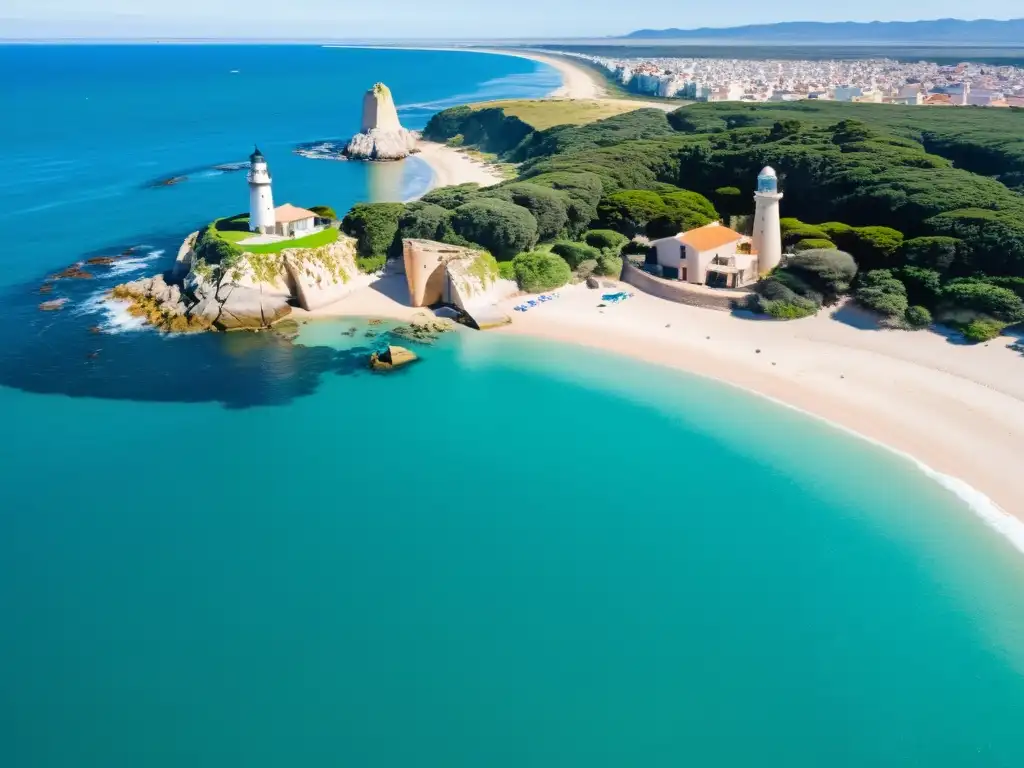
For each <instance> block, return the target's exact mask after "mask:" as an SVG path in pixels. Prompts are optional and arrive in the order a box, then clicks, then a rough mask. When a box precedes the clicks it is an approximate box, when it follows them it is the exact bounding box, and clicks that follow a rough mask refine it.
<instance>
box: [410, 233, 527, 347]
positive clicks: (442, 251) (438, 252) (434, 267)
mask: <svg viewBox="0 0 1024 768" xmlns="http://www.w3.org/2000/svg"><path fill="white" fill-rule="evenodd" d="M402 257H403V258H402V261H403V267H404V268H405V278H406V282H407V284H408V286H409V301H410V303H411V304H412V306H414V307H426V306H430V305H432V304H436V303H438V302H444V303H446V304H451V305H453V306H455V307H458V308H459V309H461V310H462V311H463V312H464V313H465V314H466V316H467V317H468V318H469V319H470V320H471V321H472V323H473V324H474V325H476V327H477V328H481V329H483V328H489V327H493V326H496V325H505V324H507V323H509V322H511V320H510V318H509V317H508V316H507V315H505V314H504V313H503V312H501V311H499V310H498V309H497V308H496V307H495V305H496V304H497V302H499V301H501V300H503V299H506V298H508V297H509V296H512V295H514V294H515V293H517V292H518V291H519V286H518V285H516V282H515V281H514V280H503V279H502V278H501V277H500V276H499V274H498V262H497V261H495V259H494V257H493V256H492V255H491V254H489V253H487V252H486V251H481V250H477V249H472V248H463V247H460V246H455V245H448V244H447V243H438V242H435V241H433V240H418V239H407V240H403V241H402Z"/></svg>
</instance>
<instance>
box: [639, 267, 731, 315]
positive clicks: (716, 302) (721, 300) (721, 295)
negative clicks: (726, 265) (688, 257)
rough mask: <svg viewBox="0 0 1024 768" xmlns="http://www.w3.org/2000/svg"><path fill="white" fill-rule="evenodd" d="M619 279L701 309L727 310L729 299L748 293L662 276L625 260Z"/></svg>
mask: <svg viewBox="0 0 1024 768" xmlns="http://www.w3.org/2000/svg"><path fill="white" fill-rule="evenodd" d="M620 279H621V280H622V282H624V283H629V284H630V285H632V286H633V287H634V288H636V289H637V290H640V291H643V292H644V293H648V294H650V295H651V296H657V297H658V298H659V299H665V300H666V301H674V302H676V303H677V304H690V305H691V306H694V307H701V308H703V309H717V310H719V311H722V312H729V311H731V310H732V308H733V302H740V303H742V302H743V301H744V299H745V298H746V297H747V296H748V295H749V294H750V292H749V291H744V290H738V291H733V290H723V289H719V288H706V287H704V286H694V285H689V284H688V283H684V282H681V281H677V280H663V279H661V278H658V277H654V275H649V274H647V273H646V272H644V271H643V270H642V269H637V268H636V267H634V266H633V265H632V264H630V263H629V262H628V261H624V262H623V265H622V277H621V278H620Z"/></svg>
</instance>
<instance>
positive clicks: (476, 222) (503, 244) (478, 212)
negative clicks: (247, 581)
mask: <svg viewBox="0 0 1024 768" xmlns="http://www.w3.org/2000/svg"><path fill="white" fill-rule="evenodd" d="M452 228H453V229H454V230H455V234H457V235H459V236H460V237H463V238H465V239H466V240H468V241H469V242H471V243H477V244H478V245H482V246H483V247H484V248H485V249H487V250H488V251H490V252H491V253H492V254H494V256H495V257H497V259H498V260H499V261H507V260H508V259H511V258H512V257H513V256H515V254H517V253H519V252H520V251H525V250H528V249H529V248H532V247H533V246H534V245H535V244H536V243H537V220H536V219H535V218H533V214H531V213H530V212H529V211H528V210H526V209H525V208H523V207H522V206H520V205H516V204H515V203H510V202H508V201H506V200H497V199H493V198H484V199H480V200H472V201H470V202H468V203H465V204H464V205H460V206H459V207H458V208H456V209H455V215H454V216H453V217H452Z"/></svg>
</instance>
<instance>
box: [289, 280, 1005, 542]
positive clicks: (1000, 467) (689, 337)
mask: <svg viewBox="0 0 1024 768" xmlns="http://www.w3.org/2000/svg"><path fill="white" fill-rule="evenodd" d="M404 283H405V281H404V278H403V277H402V276H401V275H395V276H389V277H385V278H383V280H381V281H379V282H378V284H377V285H376V286H375V287H374V288H365V289H360V290H357V291H355V292H353V293H352V294H350V295H349V296H348V297H347V298H346V299H345V300H344V301H341V302H337V303H336V304H333V305H331V306H328V307H324V308H323V309H321V310H318V311H316V312H314V313H310V314H308V315H306V316H308V317H324V318H328V317H346V316H364V317H366V316H368V317H388V318H394V319H397V320H406V319H408V318H409V317H410V316H411V315H412V314H413V313H414V312H415V311H416V310H413V309H412V308H410V307H408V306H407V305H406V304H405V299H404V288H405V285H404ZM521 302H522V298H521V297H519V298H515V299H510V300H508V301H506V302H502V303H501V304H500V305H499V307H500V308H501V309H502V310H503V311H505V312H506V313H507V314H508V315H510V316H512V317H513V322H512V324H511V325H509V326H505V327H503V328H500V329H496V330H494V331H491V332H492V333H505V334H514V335H523V336H531V337H534V338H540V339H547V340H551V341H556V342H561V343H568V344H575V345H579V346H584V347H591V348H594V349H601V350H604V351H607V352H612V353H615V354H618V355H622V356H625V357H628V358H632V359H637V360H643V361H645V362H650V363H654V364H657V365H662V366H666V367H670V368H675V369H677V370H680V371H684V372H686V373H692V374H696V375H699V376H702V377H705V378H710V379H713V380H716V381H720V382H722V383H724V384H728V385H731V386H735V387H739V388H740V389H743V390H746V391H747V392H750V393H752V394H756V395H759V396H762V397H767V398H769V399H771V400H773V401H775V402H777V403H779V404H782V405H785V406H788V407H791V408H794V409H796V410H799V411H802V412H804V413H806V414H808V415H810V416H813V417H815V418H819V419H822V420H824V421H827V422H829V423H831V424H832V425H834V426H836V427H838V428H840V429H843V430H844V431H847V432H850V433H851V434H854V435H856V436H858V437H861V438H863V439H867V440H869V441H871V442H874V443H876V444H878V445H881V446H884V447H886V448H888V449H890V450H892V451H894V452H896V453H898V454H902V455H903V456H904V457H907V458H911V459H912V460H913V461H915V462H916V463H917V465H918V466H919V468H921V469H922V470H923V471H925V472H926V473H928V474H932V475H933V476H934V475H939V476H940V477H935V479H936V480H939V481H940V482H942V484H943V485H945V486H946V487H947V488H949V489H950V490H951V491H953V492H955V493H956V495H957V496H959V497H960V498H961V499H963V500H964V501H965V502H968V503H969V504H970V505H971V506H972V508H974V509H975V511H977V512H978V514H979V515H980V516H982V517H983V518H985V520H986V522H988V523H989V524H990V525H992V527H994V528H997V529H999V530H1000V531H1001V532H1003V533H1004V534H1005V535H1007V537H1008V538H1010V539H1011V540H1012V541H1013V542H1014V545H1015V546H1016V547H1017V548H1018V549H1020V550H1022V551H1024V484H1021V483H1020V482H1018V480H1017V473H1018V471H1019V468H1018V467H1017V463H1018V460H1019V457H1020V456H1024V377H1021V376H1020V375H1019V373H1020V366H1021V365H1024V359H1022V358H1021V355H1020V353H1018V352H1016V351H1014V350H1012V349H1009V348H1008V347H1009V340H1008V339H1006V338H1002V339H1000V340H997V341H993V342H991V343H990V344H988V345H977V346H961V345H955V344H952V343H950V342H949V341H948V340H947V339H946V338H944V337H943V336H941V335H939V334H937V333H931V332H928V331H921V332H917V333H912V332H908V331H894V330H867V329H864V328H858V327H855V325H854V323H858V322H860V320H861V319H863V318H859V317H854V315H856V314H857V313H858V310H856V309H854V308H852V307H846V308H843V309H841V310H840V313H841V314H840V318H841V319H836V318H834V317H833V316H832V311H830V310H824V311H822V312H821V313H820V314H819V315H817V316H815V317H810V318H805V319H803V320H795V321H789V322H776V321H768V320H755V319H749V318H745V317H741V316H736V315H733V314H730V313H727V312H720V311H716V310H708V309H700V308H697V307H691V306H687V305H683V304H675V303H672V302H668V301H664V300H662V299H657V298H655V297H653V296H648V295H646V294H643V293H640V292H639V291H636V292H635V295H634V296H633V297H632V298H630V299H629V300H628V301H626V302H624V303H622V304H619V305H616V306H614V307H607V308H604V309H600V308H598V307H597V304H599V303H601V302H600V297H599V296H598V294H597V292H595V291H591V290H589V289H587V288H586V287H585V286H583V285H576V286H567V287H566V288H563V289H562V290H561V297H560V298H559V299H558V300H557V301H554V302H549V303H547V304H545V305H543V307H539V308H536V309H534V310H531V311H529V312H515V311H513V309H512V307H513V306H514V305H516V304H519V303H521ZM303 314H304V315H305V314H306V313H303ZM758 350H760V351H758ZM681 396H683V395H681ZM869 481H870V478H865V482H869Z"/></svg>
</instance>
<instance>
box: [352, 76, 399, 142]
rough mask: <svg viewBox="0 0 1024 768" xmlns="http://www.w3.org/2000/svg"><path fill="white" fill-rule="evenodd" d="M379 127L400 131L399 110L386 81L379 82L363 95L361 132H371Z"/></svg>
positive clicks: (380, 128)
mask: <svg viewBox="0 0 1024 768" xmlns="http://www.w3.org/2000/svg"><path fill="white" fill-rule="evenodd" d="M374 129H377V130H381V131H400V130H402V125H401V123H399V122H398V110H397V109H395V100H394V99H393V98H392V96H391V89H389V88H388V87H387V86H386V85H384V83H377V84H375V85H374V86H373V88H371V89H370V90H368V91H367V92H366V94H365V95H364V96H363V125H362V128H361V129H360V133H369V132H370V131H372V130H374Z"/></svg>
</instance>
